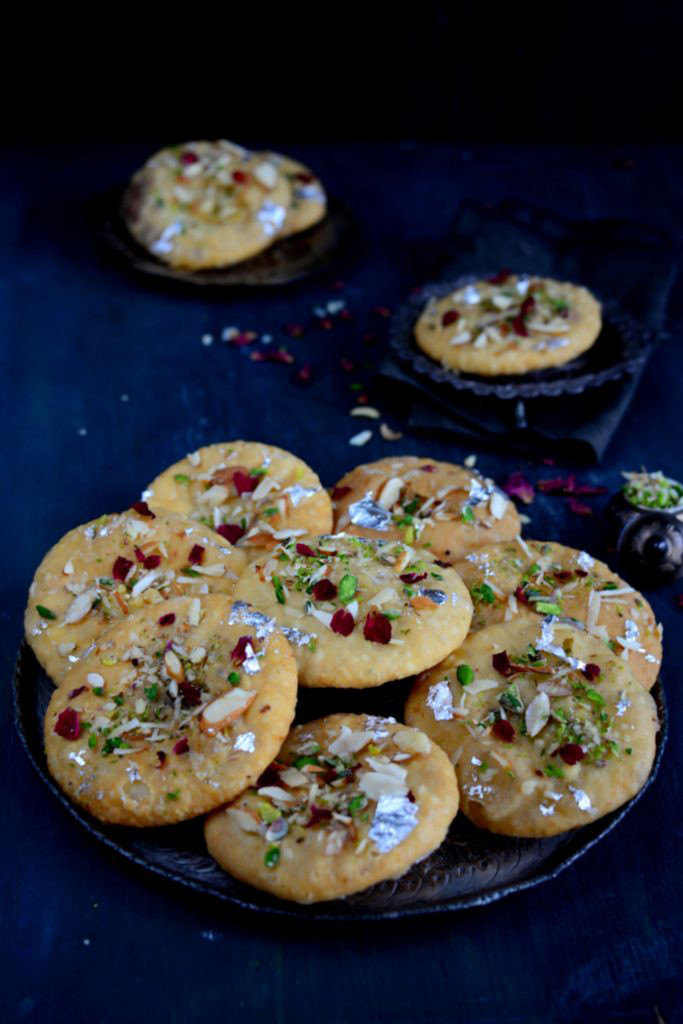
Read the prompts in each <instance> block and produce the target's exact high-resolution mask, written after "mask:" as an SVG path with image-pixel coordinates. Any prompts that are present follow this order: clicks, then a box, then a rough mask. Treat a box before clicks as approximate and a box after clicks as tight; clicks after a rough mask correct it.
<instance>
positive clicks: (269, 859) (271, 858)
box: [263, 846, 280, 868]
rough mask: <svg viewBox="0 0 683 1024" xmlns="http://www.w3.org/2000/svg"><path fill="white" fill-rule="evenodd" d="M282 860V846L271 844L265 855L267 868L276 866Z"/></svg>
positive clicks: (264, 861)
mask: <svg viewBox="0 0 683 1024" xmlns="http://www.w3.org/2000/svg"><path fill="white" fill-rule="evenodd" d="M279 862H280V848H279V847H278V846H271V847H269V849H267V850H266V852H265V855H264V857H263V863H264V864H265V865H266V867H267V868H276V867H277V866H278V864H279Z"/></svg>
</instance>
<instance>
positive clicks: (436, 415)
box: [379, 200, 677, 463]
mask: <svg viewBox="0 0 683 1024" xmlns="http://www.w3.org/2000/svg"><path fill="white" fill-rule="evenodd" d="M502 267H509V268H511V269H512V270H513V271H515V270H517V271H526V272H528V273H534V274H540V275H543V276H547V277H556V278H559V279H560V280H569V281H576V282H580V283H581V284H585V285H586V286H587V287H589V288H591V289H592V290H593V291H595V292H596V294H597V295H598V296H600V297H601V298H603V299H606V298H612V299H615V300H616V301H617V302H618V303H619V304H620V305H621V306H622V307H623V308H624V309H625V310H626V311H627V312H629V313H630V314H631V315H632V316H633V317H634V318H635V319H636V320H637V321H638V322H639V323H641V324H643V325H644V326H645V327H647V328H649V329H650V330H651V331H652V332H653V333H654V336H655V338H656V339H657V340H659V339H660V338H661V337H663V336H664V335H663V332H664V325H665V323H666V315H667V307H668V303H669V297H670V294H671V290H672V287H673V283H674V280H675V278H676V273H677V268H676V262H675V259H674V255H673V242H672V239H671V237H670V236H669V235H667V234H666V233H665V232H662V231H659V230H658V229H656V228H651V227H648V226H647V225H642V224H638V223H635V222H632V221H626V220H617V219H602V220H591V221H588V220H586V221H570V220H567V219H565V218H563V217H561V216H559V215H557V214H555V213H551V212H550V211H547V210H543V209H539V208H536V207H531V206H528V205H526V204H523V203H521V202H518V201H516V200H505V201H504V202H502V203H500V204H498V205H496V206H492V205H488V204H482V203H475V202H465V203H463V204H462V206H461V207H460V209H459V211H458V213H457V215H456V217H455V219H454V221H453V224H452V225H451V228H450V229H449V232H448V235H447V238H446V242H445V246H444V251H443V258H442V261H441V264H440V266H439V268H438V271H437V273H436V275H435V277H434V278H433V279H434V280H437V281H438V280H443V281H448V280H454V279H455V278H457V277H459V276H461V275H463V274H480V275H482V276H483V275H486V274H490V273H492V272H495V271H496V270H498V269H500V268H502ZM644 365H645V364H643V366H642V367H641V369H640V371H639V372H637V373H634V374H631V375H628V376H626V377H623V378H622V379H621V380H619V381H615V382H613V383H610V384H607V385H605V386H603V387H601V388H593V389H588V390H587V391H585V392H584V393H583V394H581V395H565V396H562V397H561V398H535V399H527V400H525V401H524V402H519V401H514V400H512V401H500V400H497V399H495V398H480V397H477V396H475V395H471V394H469V393H468V392H466V391H459V392H457V394H456V393H455V392H454V391H453V389H452V388H451V387H449V386H448V385H441V386H439V385H437V384H435V383H433V382H431V381H428V380H427V379H426V378H424V377H421V376H420V375H418V374H417V373H415V371H414V370H413V369H412V367H411V366H410V365H409V364H407V363H402V362H399V360H398V359H397V358H395V357H392V356H389V357H387V358H386V359H385V360H384V361H383V363H382V364H381V366H380V370H379V373H380V377H381V383H382V386H383V397H384V398H385V400H387V401H388V402H389V403H390V404H391V405H393V406H394V411H395V412H396V414H397V415H399V414H401V412H402V417H403V418H404V419H405V416H406V412H405V410H406V406H407V407H408V409H409V412H408V417H407V425H408V427H409V428H410V429H411V430H413V431H415V432H417V433H425V434H428V435H432V436H433V435H440V436H444V437H452V438H457V439H460V440H470V441H472V442H473V443H474V442H476V443H477V444H478V445H480V446H483V447H492V448H496V449H497V450H506V451H511V452H514V453H516V454H518V455H524V456H527V457H529V458H542V457H552V458H554V459H556V460H558V461H562V462H582V463H595V462H599V461H600V460H601V458H602V456H603V454H604V452H605V450H606V448H607V446H608V444H609V442H610V440H611V438H612V437H613V436H614V433H615V431H616V430H617V429H618V427H619V424H620V423H621V420H622V418H623V416H624V414H625V413H626V410H627V409H628V407H629V405H630V402H631V400H632V398H633V396H634V394H635V392H636V391H637V389H638V384H639V382H640V377H641V375H642V370H643V368H644Z"/></svg>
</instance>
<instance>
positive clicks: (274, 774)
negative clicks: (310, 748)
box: [256, 761, 287, 789]
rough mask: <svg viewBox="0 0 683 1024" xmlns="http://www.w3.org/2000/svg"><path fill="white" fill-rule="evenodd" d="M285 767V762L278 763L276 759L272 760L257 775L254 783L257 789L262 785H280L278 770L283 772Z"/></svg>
mask: <svg viewBox="0 0 683 1024" xmlns="http://www.w3.org/2000/svg"><path fill="white" fill-rule="evenodd" d="M286 767H287V765H286V764H280V763H279V762H278V761H272V762H271V764H269V765H268V767H267V768H264V770H263V771H262V772H261V774H260V775H259V777H258V779H257V780H256V785H257V786H258V788H259V789H261V788H262V787H263V786H280V785H282V783H281V782H280V772H283V771H284V770H285V768H286Z"/></svg>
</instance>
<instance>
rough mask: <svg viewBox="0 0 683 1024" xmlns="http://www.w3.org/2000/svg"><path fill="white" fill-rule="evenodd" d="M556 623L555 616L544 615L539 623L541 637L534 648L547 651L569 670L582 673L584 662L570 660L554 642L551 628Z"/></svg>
mask: <svg viewBox="0 0 683 1024" xmlns="http://www.w3.org/2000/svg"><path fill="white" fill-rule="evenodd" d="M556 622H557V616H556V615H546V617H545V618H544V619H543V621H542V622H541V636H540V638H539V639H538V640H537V641H536V647H538V648H539V650H541V651H547V653H548V654H554V655H555V657H556V658H559V659H560V660H561V661H564V662H566V663H567V665H569V666H570V667H571V668H573V669H577V670H579V671H583V669H584V668H585V667H586V662H585V661H581V660H580V659H579V658H572V656H571V655H570V654H567V653H566V652H565V651H564V649H563V648H562V647H560V645H559V644H556V643H555V642H554V639H555V637H554V633H553V626H554V625H555V623H556Z"/></svg>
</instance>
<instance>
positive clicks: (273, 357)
mask: <svg viewBox="0 0 683 1024" xmlns="http://www.w3.org/2000/svg"><path fill="white" fill-rule="evenodd" d="M250 358H251V359H252V360H253V361H254V362H255V363H286V364H287V365H289V364H290V363H293V362H294V356H293V355H292V353H291V352H288V351H287V349H286V348H278V349H275V351H272V350H269V351H268V352H263V351H261V350H260V349H259V351H258V352H252V353H251V357H250Z"/></svg>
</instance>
